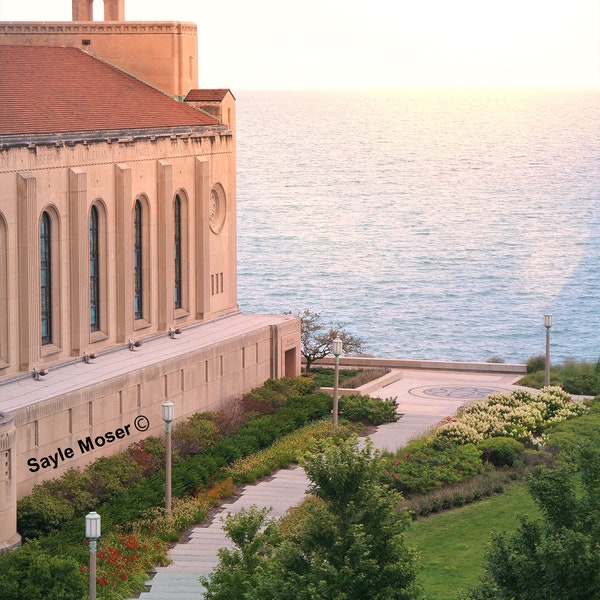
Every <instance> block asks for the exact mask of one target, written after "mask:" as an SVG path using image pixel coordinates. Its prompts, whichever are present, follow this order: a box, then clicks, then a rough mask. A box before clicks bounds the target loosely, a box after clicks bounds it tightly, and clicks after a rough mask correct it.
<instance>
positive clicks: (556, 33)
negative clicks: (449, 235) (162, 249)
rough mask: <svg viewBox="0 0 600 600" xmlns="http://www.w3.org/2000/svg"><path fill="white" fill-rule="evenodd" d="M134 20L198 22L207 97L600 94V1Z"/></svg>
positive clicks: (40, 8) (194, 7)
mask: <svg viewBox="0 0 600 600" xmlns="http://www.w3.org/2000/svg"><path fill="white" fill-rule="evenodd" d="M102 15H103V2H102V0H95V2H94V16H95V19H96V20H102V18H103V16H102ZM125 19H126V20H128V21H160V20H168V21H186V22H193V23H196V24H197V25H198V38H199V40H198V45H199V85H200V86H201V87H226V88H231V89H237V90H239V89H322V88H414V87H451V88H460V87H600V0H452V1H451V0H302V1H301V2H292V1H291V0H218V1H217V0H164V1H162V2H159V1H158V0H125ZM0 20H2V21H70V20H71V0H0Z"/></svg>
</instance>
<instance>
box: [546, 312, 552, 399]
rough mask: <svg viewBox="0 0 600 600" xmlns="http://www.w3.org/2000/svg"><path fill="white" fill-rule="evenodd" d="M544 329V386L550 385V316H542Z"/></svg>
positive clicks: (547, 314)
mask: <svg viewBox="0 0 600 600" xmlns="http://www.w3.org/2000/svg"><path fill="white" fill-rule="evenodd" d="M544 327H545V328H546V371H545V376H544V385H545V386H546V387H548V386H549V385H550V327H552V315H551V314H549V313H546V314H545V315H544Z"/></svg>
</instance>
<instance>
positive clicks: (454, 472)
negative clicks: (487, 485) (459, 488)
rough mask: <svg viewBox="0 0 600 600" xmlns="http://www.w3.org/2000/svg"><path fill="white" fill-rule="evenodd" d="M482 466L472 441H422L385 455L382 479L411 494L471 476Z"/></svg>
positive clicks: (402, 491) (454, 482) (477, 450)
mask: <svg viewBox="0 0 600 600" xmlns="http://www.w3.org/2000/svg"><path fill="white" fill-rule="evenodd" d="M483 469H484V466H483V462H482V460H481V453H480V451H479V449H478V448H477V447H476V446H474V445H473V444H465V445H459V444H447V445H446V446H445V447H443V448H442V447H440V446H439V445H437V446H434V445H424V446H422V447H420V448H415V449H414V450H411V451H408V452H406V451H405V450H401V451H400V452H399V453H398V454H397V456H396V458H386V459H385V462H384V481H385V482H386V483H387V484H389V485H391V486H392V487H393V488H394V489H396V490H398V491H399V492H401V493H402V494H404V495H405V496H410V495H414V494H425V493H427V492H430V491H432V490H434V489H437V488H440V487H442V486H444V485H450V484H456V483H459V482H461V481H464V480H466V479H470V478H471V477H475V476H476V475H478V474H479V473H481V472H482V471H483Z"/></svg>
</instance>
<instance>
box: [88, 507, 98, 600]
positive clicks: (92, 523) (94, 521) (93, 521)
mask: <svg viewBox="0 0 600 600" xmlns="http://www.w3.org/2000/svg"><path fill="white" fill-rule="evenodd" d="M85 537H86V538H87V539H88V540H90V600H96V542H97V540H98V538H99V537H100V515H99V514H98V513H97V512H94V511H92V512H91V513H88V514H87V515H86V517H85Z"/></svg>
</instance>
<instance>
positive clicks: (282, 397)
mask: <svg viewBox="0 0 600 600" xmlns="http://www.w3.org/2000/svg"><path fill="white" fill-rule="evenodd" d="M318 387H319V385H318V383H316V382H315V381H313V380H312V379H308V378H306V377H293V378H289V377H284V378H282V379H267V381H265V383H264V384H263V385H261V386H260V387H257V388H254V389H252V390H250V392H248V393H247V394H245V395H244V397H243V398H242V404H243V406H244V409H245V410H246V412H249V413H251V414H253V413H254V414H256V415H258V416H263V415H270V414H273V413H274V412H275V411H276V410H277V409H279V408H281V407H282V406H283V405H284V404H285V403H286V402H287V401H288V400H290V399H291V398H294V397H297V396H306V395H308V394H311V393H312V392H314V391H315V390H316V389H317V388H318Z"/></svg>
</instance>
